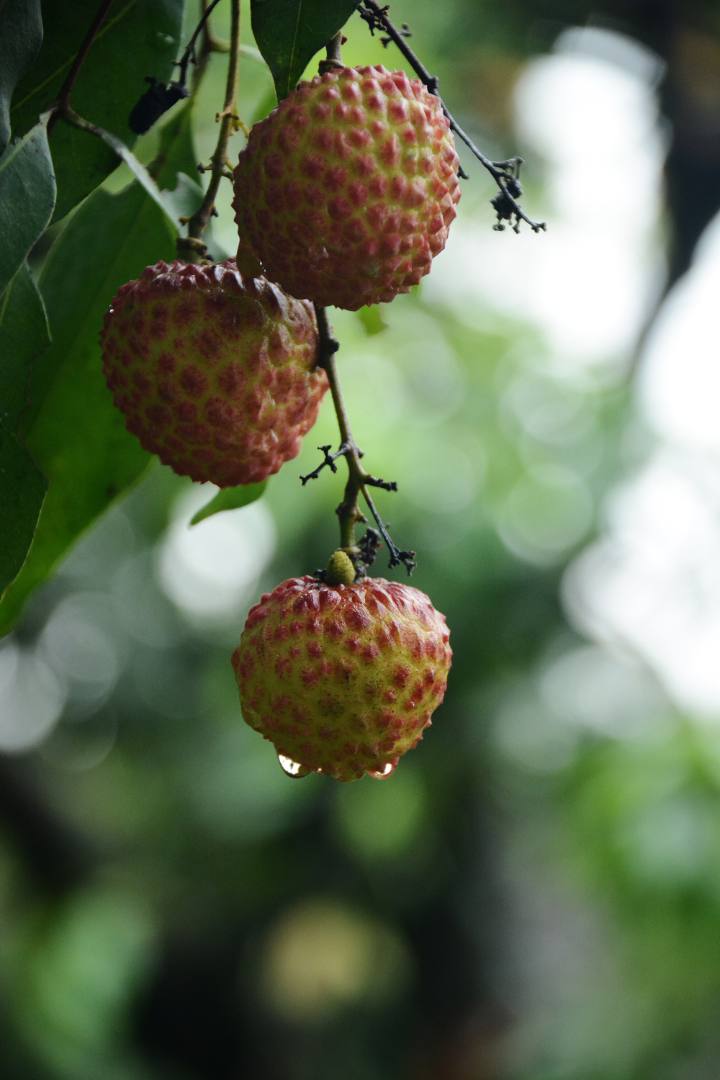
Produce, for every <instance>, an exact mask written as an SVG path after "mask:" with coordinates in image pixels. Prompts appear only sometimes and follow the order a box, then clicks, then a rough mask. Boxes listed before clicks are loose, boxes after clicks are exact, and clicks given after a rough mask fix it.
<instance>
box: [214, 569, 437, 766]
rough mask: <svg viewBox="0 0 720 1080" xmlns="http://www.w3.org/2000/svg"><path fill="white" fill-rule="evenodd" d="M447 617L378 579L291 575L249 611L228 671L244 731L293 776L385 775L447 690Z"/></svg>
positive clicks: (404, 588)
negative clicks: (291, 768)
mask: <svg viewBox="0 0 720 1080" xmlns="http://www.w3.org/2000/svg"><path fill="white" fill-rule="evenodd" d="M451 657H452V651H451V649H450V645H449V633H448V628H447V625H446V622H445V617H444V615H441V614H440V612H439V611H436V609H435V608H434V607H433V605H432V603H431V601H430V600H429V598H428V597H427V596H426V595H425V594H424V593H422V592H420V591H419V590H418V589H415V588H412V587H411V586H409V585H403V584H399V583H397V582H391V581H385V580H384V579H382V578H373V579H371V578H366V579H364V580H361V581H357V582H354V583H353V584H349V585H343V584H340V585H330V584H326V583H324V582H322V581H319V580H317V579H316V578H314V577H309V576H306V577H300V578H291V579H289V580H287V581H283V582H282V584H280V585H278V586H277V587H276V588H275V589H273V591H272V592H270V593H267V594H266V595H264V596H263V597H262V599H261V600H260V601H259V603H258V604H256V605H255V607H253V608H252V609H251V611H250V614H249V615H248V618H247V622H246V624H245V629H244V630H243V633H242V637H241V639H240V644H239V645H238V647H237V649H236V650H235V652H234V653H233V657H232V664H233V669H234V671H235V676H236V679H237V683H238V687H239V690H240V702H241V706H242V711H243V716H244V718H245V720H246V721H247V723H248V724H249V725H250V726H251V727H253V728H255V730H256V731H258V732H260V734H261V735H263V736H264V737H265V738H266V739H268V740H269V741H270V742H272V743H273V744H274V746H275V749H276V750H277V752H278V754H279V755H280V756H281V757H282V758H286V759H289V762H290V763H295V766H296V772H297V774H299V775H304V774H305V773H308V772H320V773H324V774H326V775H327V776H331V777H334V778H335V779H337V780H356V779H359V778H360V777H362V776H363V775H365V774H370V775H373V776H378V777H380V776H386V775H388V774H389V773H391V772H392V770H393V769H394V767H395V766H396V765H397V762H398V760H399V758H400V757H401V756H402V755H403V754H404V753H406V751H408V750H410V749H411V748H412V747H413V746H415V745H417V743H418V742H419V741H420V739H421V738H422V735H423V731H424V730H425V728H426V727H427V726H428V725H429V724H430V722H431V717H432V714H433V712H434V711H435V709H436V708H437V707H438V705H440V703H441V702H442V700H443V696H444V694H445V687H446V684H447V677H448V671H449V669H450V661H451Z"/></svg>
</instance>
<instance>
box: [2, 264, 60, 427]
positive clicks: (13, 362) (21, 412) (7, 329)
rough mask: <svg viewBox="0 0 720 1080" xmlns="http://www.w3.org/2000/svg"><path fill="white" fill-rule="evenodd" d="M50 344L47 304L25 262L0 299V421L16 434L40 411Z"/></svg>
mask: <svg viewBox="0 0 720 1080" xmlns="http://www.w3.org/2000/svg"><path fill="white" fill-rule="evenodd" d="M49 344H50V334H49V331H48V325H47V316H46V314H45V307H44V305H43V302H42V298H41V296H40V293H39V292H38V288H37V286H36V284H35V282H34V281H33V279H32V275H31V273H30V271H29V270H28V267H27V264H25V265H23V266H21V267H20V269H19V270H18V272H17V274H16V275H15V277H14V278H13V279H12V281H11V283H10V285H9V286H8V287H7V289H6V290H5V292H4V294H3V296H2V299H0V421H2V422H3V423H4V424H5V425H6V427H7V428H8V429H9V430H10V431H12V432H14V433H15V434H16V435H18V434H20V435H21V434H22V433H23V432H24V431H27V429H28V427H29V426H30V424H31V422H32V418H33V415H34V413H35V412H36V411H37V405H38V400H39V399H40V398H41V397H42V385H43V378H44V374H43V373H44V372H45V371H46V366H45V365H46V361H47V350H48V346H49ZM31 389H32V394H33V396H32V397H31Z"/></svg>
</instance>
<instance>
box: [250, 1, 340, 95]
mask: <svg viewBox="0 0 720 1080" xmlns="http://www.w3.org/2000/svg"><path fill="white" fill-rule="evenodd" d="M356 7H357V0H252V4H251V10H252V28H253V33H254V35H255V40H256V42H257V45H258V48H259V49H260V52H261V53H262V54H263V56H264V57H265V62H266V63H267V65H268V67H269V68H270V70H271V71H272V75H273V79H274V80H275V89H276V90H277V96H278V100H279V99H281V98H284V97H287V95H288V94H289V93H290V91H291V90H292V89H293V87H294V86H295V85H296V83H297V81H298V79H299V78H300V77H301V75H302V73H303V71H304V70H305V68H306V67H307V65H308V63H309V62H310V60H311V59H312V58H313V56H314V55H315V53H316V52H318V51H319V50H320V49H322V48H323V46H324V45H326V44H327V42H328V41H329V40H330V38H331V37H333V35H334V34H336V33H337V32H338V30H339V29H340V28H341V26H343V25H344V23H346V22H347V20H348V19H349V18H350V16H351V15H352V13H353V11H354V10H355V8H356Z"/></svg>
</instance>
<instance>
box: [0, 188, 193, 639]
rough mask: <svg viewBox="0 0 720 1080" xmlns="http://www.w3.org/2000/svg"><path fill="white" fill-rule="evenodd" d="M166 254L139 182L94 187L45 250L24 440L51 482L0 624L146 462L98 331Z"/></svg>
mask: <svg viewBox="0 0 720 1080" xmlns="http://www.w3.org/2000/svg"><path fill="white" fill-rule="evenodd" d="M173 254H174V233H173V230H172V228H171V227H170V225H169V223H168V220H167V218H166V217H165V215H164V214H163V213H162V211H161V210H160V209H159V208H158V207H157V206H156V204H155V203H154V202H152V201H151V200H150V199H148V197H147V195H146V194H145V191H144V190H143V188H142V187H140V185H139V184H137V183H133V184H132V185H131V186H130V187H128V188H126V189H125V190H124V191H122V192H121V193H120V194H119V195H110V194H108V193H107V192H105V191H98V192H96V193H95V194H94V195H93V196H92V198H90V199H89V200H88V201H87V202H86V203H85V205H84V206H83V207H81V208H80V210H79V211H78V212H77V214H75V215H74V217H73V218H72V219H71V220H70V222H69V223H68V225H67V226H66V228H65V229H64V230H63V232H62V234H61V235H60V237H59V239H58V240H57V242H56V244H55V245H54V247H53V248H52V250H51V252H50V255H49V257H48V260H47V263H46V265H45V268H44V270H43V274H42V277H41V281H40V285H41V288H42V292H43V295H44V297H45V302H46V304H47V310H48V316H49V319H50V327H51V331H52V337H53V341H52V345H51V346H50V349H49V361H48V363H47V364H46V365H44V371H43V386H44V388H45V397H44V400H43V401H42V404H41V406H40V408H39V411H38V413H37V416H36V417H35V419H34V421H33V423H32V426H31V428H30V430H29V431H28V434H27V439H26V443H27V447H28V450H29V451H30V453H31V454H32V456H33V458H34V459H35V461H36V462H37V464H38V466H39V467H40V468H41V469H42V471H43V472H44V473H45V475H46V477H47V479H48V481H49V488H48V493H47V496H46V498H45V502H44V505H43V508H42V512H41V515H40V520H39V523H38V528H37V531H36V533H35V538H34V540H33V544H32V547H31V549H30V553H29V555H28V558H27V560H26V562H25V564H24V566H23V568H22V570H21V571H20V574H19V575H18V577H17V578H16V579H15V581H14V582H13V583H12V585H10V587H9V589H8V590H7V593H6V594H5V596H4V597H3V600H2V602H1V603H0V633H3V632H5V631H7V630H8V629H9V628H10V626H11V625H12V623H13V621H14V620H15V618H16V617H17V615H18V613H19V611H20V609H21V607H22V604H23V603H24V601H25V599H26V598H27V596H28V594H29V593H30V592H31V590H32V589H34V588H35V587H36V586H37V585H39V584H40V583H41V582H42V581H44V580H45V578H46V577H47V576H48V574H49V573H50V571H51V570H52V568H53V567H54V565H55V564H56V563H57V562H58V560H59V559H60V558H61V556H62V555H63V554H64V553H65V552H66V550H67V549H68V547H69V546H70V545H71V544H72V543H73V541H75V540H76V539H77V537H78V536H79V535H80V534H81V533H82V532H83V531H84V530H85V529H86V528H87V527H88V526H89V525H90V524H91V523H92V521H93V520H94V519H95V518H96V517H97V516H98V515H99V514H101V513H102V511H103V510H105V508H106V507H107V506H108V504H109V503H110V502H111V501H112V500H113V499H114V498H115V497H116V496H117V495H118V494H120V493H121V492H122V491H124V490H125V489H126V488H127V487H128V486H129V485H130V484H132V483H133V482H134V481H135V480H136V479H137V478H138V477H139V476H140V474H141V473H142V471H143V469H144V468H145V466H146V464H147V462H148V461H149V455H148V454H147V453H146V452H145V451H144V450H143V449H142V448H141V447H140V445H139V443H138V442H137V441H136V440H135V439H134V438H133V437H132V436H131V435H129V434H128V433H127V432H126V430H125V425H124V421H123V417H122V415H121V414H120V413H119V412H118V410H117V409H116V408H115V406H114V405H113V403H112V399H111V397H110V393H109V391H108V389H107V387H106V385H105V380H104V377H103V374H102V370H101V363H100V345H99V336H98V335H99V331H100V326H101V324H102V319H103V314H104V312H105V309H106V308H107V306H108V304H109V303H110V301H111V299H112V297H113V295H114V294H115V292H116V290H117V289H118V288H119V286H120V285H122V284H123V283H124V282H126V281H128V280H129V279H131V278H134V277H137V276H138V274H140V273H141V272H142V270H143V268H144V267H145V266H146V265H148V264H149V263H153V262H155V261H157V260H158V259H168V260H169V259H172V258H173Z"/></svg>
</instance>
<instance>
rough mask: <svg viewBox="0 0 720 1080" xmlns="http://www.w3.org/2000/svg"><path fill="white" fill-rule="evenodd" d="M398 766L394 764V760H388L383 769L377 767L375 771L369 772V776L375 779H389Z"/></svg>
mask: <svg viewBox="0 0 720 1080" xmlns="http://www.w3.org/2000/svg"><path fill="white" fill-rule="evenodd" d="M396 768H397V765H395V764H393V762H392V761H386V762H385V764H384V765H383V767H382V769H376V770H375V772H369V773H368V776H371V777H372V778H373V780H389V779H390V777H391V776H392V774H393V773H394V772H395V769H396Z"/></svg>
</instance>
